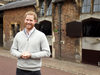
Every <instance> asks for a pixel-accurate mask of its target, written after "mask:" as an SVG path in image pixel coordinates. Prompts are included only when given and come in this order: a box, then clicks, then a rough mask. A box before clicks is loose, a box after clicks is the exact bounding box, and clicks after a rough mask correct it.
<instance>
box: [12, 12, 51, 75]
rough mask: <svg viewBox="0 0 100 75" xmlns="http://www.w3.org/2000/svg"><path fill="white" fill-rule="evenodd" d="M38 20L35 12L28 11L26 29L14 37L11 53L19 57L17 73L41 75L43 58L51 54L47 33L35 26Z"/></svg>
mask: <svg viewBox="0 0 100 75" xmlns="http://www.w3.org/2000/svg"><path fill="white" fill-rule="evenodd" d="M36 20H37V15H36V14H35V13H34V12H32V11H29V12H27V13H26V14H25V20H24V23H25V29H24V30H23V31H21V32H19V33H17V34H16V36H15V38H14V41H13V44H12V47H11V54H12V55H13V56H15V57H17V58H18V60H17V69H16V75H41V72H40V69H41V64H42V63H41V58H43V57H49V56H50V48H49V45H48V41H47V39H46V36H45V34H44V33H42V32H40V31H38V30H37V29H36V28H35V27H34V25H35V23H36Z"/></svg>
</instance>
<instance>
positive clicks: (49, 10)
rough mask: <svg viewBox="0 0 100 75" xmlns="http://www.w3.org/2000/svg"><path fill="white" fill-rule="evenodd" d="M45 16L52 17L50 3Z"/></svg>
mask: <svg viewBox="0 0 100 75" xmlns="http://www.w3.org/2000/svg"><path fill="white" fill-rule="evenodd" d="M46 15H48V16H50V15H52V2H51V3H50V5H49V7H48V9H47V13H46Z"/></svg>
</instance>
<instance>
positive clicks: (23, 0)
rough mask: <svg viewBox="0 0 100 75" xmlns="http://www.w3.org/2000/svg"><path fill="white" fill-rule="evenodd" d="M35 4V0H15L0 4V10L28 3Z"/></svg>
mask: <svg viewBox="0 0 100 75" xmlns="http://www.w3.org/2000/svg"><path fill="white" fill-rule="evenodd" d="M35 4H36V0H18V1H15V2H11V3H8V4H6V5H3V6H0V11H1V10H7V9H13V8H19V7H24V6H30V5H35Z"/></svg>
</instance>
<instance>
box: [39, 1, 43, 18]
mask: <svg viewBox="0 0 100 75" xmlns="http://www.w3.org/2000/svg"><path fill="white" fill-rule="evenodd" d="M40 16H44V2H43V4H42V7H41V9H40Z"/></svg>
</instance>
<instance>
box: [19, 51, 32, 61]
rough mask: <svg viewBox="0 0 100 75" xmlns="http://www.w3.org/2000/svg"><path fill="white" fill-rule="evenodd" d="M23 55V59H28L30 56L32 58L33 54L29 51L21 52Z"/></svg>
mask: <svg viewBox="0 0 100 75" xmlns="http://www.w3.org/2000/svg"><path fill="white" fill-rule="evenodd" d="M21 57H22V58H23V59H28V58H30V57H31V54H30V53H29V52H26V51H25V52H23V53H22V54H21Z"/></svg>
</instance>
